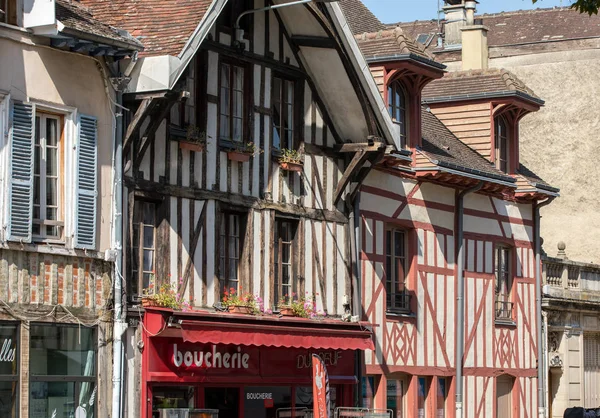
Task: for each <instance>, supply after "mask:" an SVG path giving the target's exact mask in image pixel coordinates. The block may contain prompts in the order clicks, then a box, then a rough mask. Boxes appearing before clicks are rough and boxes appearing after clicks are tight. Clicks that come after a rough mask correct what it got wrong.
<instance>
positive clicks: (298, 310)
mask: <svg viewBox="0 0 600 418" xmlns="http://www.w3.org/2000/svg"><path fill="white" fill-rule="evenodd" d="M307 294H308V292H307ZM317 295H318V294H317ZM279 314H280V315H282V316H296V317H300V318H309V319H319V318H322V317H324V316H326V314H325V312H322V311H318V310H317V303H316V302H315V301H314V299H313V298H312V297H311V296H305V297H301V298H296V294H295V293H292V297H291V298H290V297H288V295H285V296H284V298H283V300H282V301H281V302H280V303H279Z"/></svg>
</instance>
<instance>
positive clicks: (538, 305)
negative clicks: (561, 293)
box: [533, 197, 554, 418]
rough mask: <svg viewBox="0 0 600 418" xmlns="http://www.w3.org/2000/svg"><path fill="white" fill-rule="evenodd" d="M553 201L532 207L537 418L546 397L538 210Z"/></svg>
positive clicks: (542, 408) (542, 411)
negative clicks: (533, 221)
mask: <svg viewBox="0 0 600 418" xmlns="http://www.w3.org/2000/svg"><path fill="white" fill-rule="evenodd" d="M553 200H554V197H549V198H548V199H546V200H544V201H543V202H540V203H536V204H535V205H534V211H535V215H534V216H535V224H534V233H533V239H534V241H535V244H534V245H535V311H536V316H537V318H536V320H537V324H538V326H537V327H536V328H537V346H538V367H537V369H538V370H537V372H538V416H539V418H544V417H545V416H546V397H545V396H544V387H545V376H544V367H543V365H544V361H543V358H544V347H543V345H544V339H543V334H542V272H541V267H542V260H541V258H542V257H541V247H542V245H541V239H540V238H541V237H540V219H541V216H540V209H541V208H542V207H544V206H546V205H548V204H550V203H551V202H552V201H553Z"/></svg>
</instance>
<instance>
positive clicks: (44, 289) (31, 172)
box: [0, 0, 141, 418]
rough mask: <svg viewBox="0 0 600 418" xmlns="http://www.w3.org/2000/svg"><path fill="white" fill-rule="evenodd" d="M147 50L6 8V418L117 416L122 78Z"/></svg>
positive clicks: (13, 3)
mask: <svg viewBox="0 0 600 418" xmlns="http://www.w3.org/2000/svg"><path fill="white" fill-rule="evenodd" d="M140 49H141V44H140V43H139V42H138V41H137V40H135V39H133V38H132V37H130V36H129V35H128V34H126V33H125V32H124V31H119V30H117V29H116V28H114V27H110V26H108V25H106V24H104V23H102V22H100V21H98V20H97V19H96V18H95V17H94V16H92V15H91V14H90V13H89V12H88V11H87V10H85V9H83V8H81V7H79V6H78V5H77V4H75V3H71V2H67V1H62V0H56V1H29V2H27V7H24V5H23V2H22V1H17V0H7V1H3V2H0V347H1V348H0V416H2V417H6V418H38V417H40V418H41V417H44V418H46V417H75V416H77V417H87V418H91V417H97V416H104V417H105V416H107V415H108V411H109V410H110V405H111V404H112V397H111V387H112V382H111V377H112V340H113V308H114V300H113V299H114V298H113V294H114V293H113V289H112V286H113V283H114V282H115V275H114V274H113V272H114V269H115V265H114V263H113V262H112V261H114V257H113V256H114V249H115V246H114V242H113V237H112V232H113V229H112V224H113V215H114V214H115V207H114V204H113V203H114V197H115V192H116V189H115V187H114V173H113V164H112V162H113V158H114V153H115V150H116V147H115V145H116V144H115V139H116V137H115V112H119V109H118V108H117V107H116V106H115V105H114V103H115V102H116V96H117V95H116V93H115V90H114V88H113V85H112V84H111V78H110V77H111V71H110V70H111V64H113V63H114V62H117V61H118V60H120V59H122V58H123V57H125V56H128V55H131V54H134V53H135V52H136V51H138V50H140Z"/></svg>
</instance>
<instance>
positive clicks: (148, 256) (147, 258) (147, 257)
mask: <svg viewBox="0 0 600 418" xmlns="http://www.w3.org/2000/svg"><path fill="white" fill-rule="evenodd" d="M143 261H144V271H152V270H154V251H151V250H144V255H143Z"/></svg>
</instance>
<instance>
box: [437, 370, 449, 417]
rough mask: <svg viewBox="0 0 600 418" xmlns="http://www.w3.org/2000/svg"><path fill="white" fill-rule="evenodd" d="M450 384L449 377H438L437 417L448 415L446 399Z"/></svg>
mask: <svg viewBox="0 0 600 418" xmlns="http://www.w3.org/2000/svg"><path fill="white" fill-rule="evenodd" d="M449 386H450V385H449V382H448V379H446V378H444V377H438V378H437V398H436V407H437V415H436V418H445V416H446V399H447V398H448V388H449Z"/></svg>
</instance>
